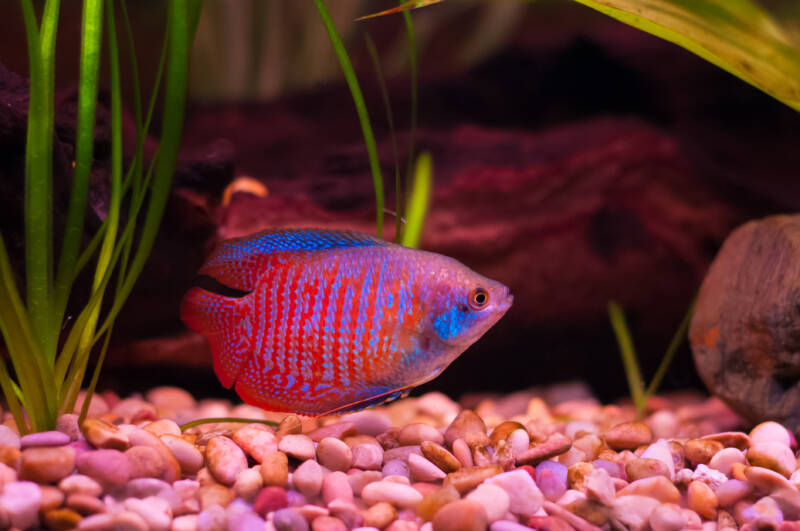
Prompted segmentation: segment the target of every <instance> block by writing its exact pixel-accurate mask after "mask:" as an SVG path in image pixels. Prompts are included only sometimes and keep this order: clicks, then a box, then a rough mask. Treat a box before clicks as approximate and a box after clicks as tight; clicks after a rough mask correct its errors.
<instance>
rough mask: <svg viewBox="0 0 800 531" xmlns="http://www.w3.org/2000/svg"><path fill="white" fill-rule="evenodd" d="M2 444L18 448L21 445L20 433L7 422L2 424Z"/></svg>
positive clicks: (0, 438)
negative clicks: (7, 424)
mask: <svg viewBox="0 0 800 531" xmlns="http://www.w3.org/2000/svg"><path fill="white" fill-rule="evenodd" d="M0 446H10V447H12V448H17V449H19V447H20V437H19V435H17V434H16V433H15V432H14V430H12V429H11V428H9V427H8V426H6V425H5V424H0Z"/></svg>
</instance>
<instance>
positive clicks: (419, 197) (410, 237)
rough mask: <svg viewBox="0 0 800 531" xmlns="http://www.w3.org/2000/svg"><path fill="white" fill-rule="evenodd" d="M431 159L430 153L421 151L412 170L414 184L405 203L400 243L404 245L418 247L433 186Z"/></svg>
mask: <svg viewBox="0 0 800 531" xmlns="http://www.w3.org/2000/svg"><path fill="white" fill-rule="evenodd" d="M432 183H433V159H432V158H431V154H430V153H426V152H424V153H421V154H420V156H419V157H418V158H417V165H416V169H415V170H414V185H413V188H412V189H411V196H410V197H409V198H408V205H406V228H405V230H404V231H403V239H402V240H401V243H402V244H403V245H405V246H406V247H418V246H419V241H420V239H421V238H422V228H423V226H424V225H425V216H426V214H427V213H428V205H429V204H430V197H431V189H432V187H433V184H432Z"/></svg>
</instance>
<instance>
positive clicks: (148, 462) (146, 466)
mask: <svg viewBox="0 0 800 531" xmlns="http://www.w3.org/2000/svg"><path fill="white" fill-rule="evenodd" d="M124 454H125V458H126V459H127V460H128V470H129V473H130V477H131V478H132V479H135V478H160V477H161V476H162V475H163V474H164V460H163V459H162V458H161V454H159V453H158V451H157V450H156V449H155V448H150V447H149V446H134V447H132V448H128V449H127V450H125V452H124Z"/></svg>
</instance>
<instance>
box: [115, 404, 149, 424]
mask: <svg viewBox="0 0 800 531" xmlns="http://www.w3.org/2000/svg"><path fill="white" fill-rule="evenodd" d="M111 413H113V414H114V415H117V416H119V417H122V418H123V419H125V421H126V422H130V423H136V422H140V421H142V420H154V419H155V418H156V408H155V406H153V404H150V403H148V402H145V401H144V400H142V399H140V398H124V399H122V400H120V401H119V402H117V403H116V405H115V406H114V407H113V408H111Z"/></svg>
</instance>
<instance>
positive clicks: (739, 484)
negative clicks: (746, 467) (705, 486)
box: [714, 479, 751, 507]
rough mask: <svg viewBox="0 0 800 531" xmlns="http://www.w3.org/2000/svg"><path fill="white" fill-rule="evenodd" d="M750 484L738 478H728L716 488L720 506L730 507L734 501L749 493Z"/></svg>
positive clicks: (715, 492)
mask: <svg viewBox="0 0 800 531" xmlns="http://www.w3.org/2000/svg"><path fill="white" fill-rule="evenodd" d="M750 490H751V488H750V484H749V483H747V482H746V481H739V480H738V479H729V480H728V481H726V482H725V483H723V484H722V485H720V486H719V487H717V488H716V490H715V491H714V494H716V495H717V502H718V503H719V506H720V507H732V506H733V505H734V504H735V503H736V502H738V501H739V500H741V499H742V498H744V497H745V496H747V495H748V494H750Z"/></svg>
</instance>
